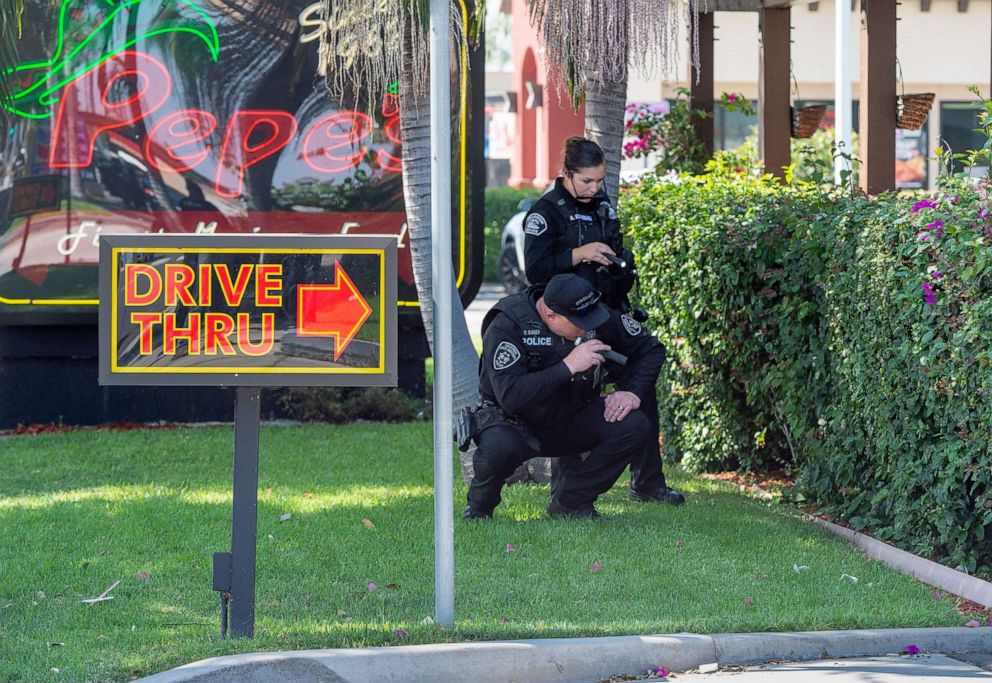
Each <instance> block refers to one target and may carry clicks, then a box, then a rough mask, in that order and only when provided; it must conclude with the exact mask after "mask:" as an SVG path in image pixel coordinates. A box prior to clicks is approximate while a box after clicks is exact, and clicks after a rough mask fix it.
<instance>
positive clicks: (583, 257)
mask: <svg viewBox="0 0 992 683" xmlns="http://www.w3.org/2000/svg"><path fill="white" fill-rule="evenodd" d="M605 254H609V255H610V256H616V253H614V251H613V250H612V249H611V248H610V246H609V245H608V244H603V243H602V242H590V243H589V244H583V245H582V246H581V247H579V248H578V249H572V266H573V267H574V266H577V265H579V264H580V263H583V262H589V263H601V264H603V265H604V266H608V265H610V260H609V259H608V258H606V256H605Z"/></svg>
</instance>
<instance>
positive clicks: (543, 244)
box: [524, 137, 634, 313]
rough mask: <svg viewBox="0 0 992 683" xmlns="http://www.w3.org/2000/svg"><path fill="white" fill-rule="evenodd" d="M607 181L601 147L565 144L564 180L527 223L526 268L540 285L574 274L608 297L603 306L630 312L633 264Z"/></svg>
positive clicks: (536, 207) (561, 178) (538, 204)
mask: <svg viewBox="0 0 992 683" xmlns="http://www.w3.org/2000/svg"><path fill="white" fill-rule="evenodd" d="M605 177H606V162H605V161H604V159H603V150H601V149H600V148H599V145H597V144H596V143H595V142H593V141H592V140H586V139H585V138H579V137H573V138H569V139H568V140H567V141H566V142H565V159H564V163H563V169H562V175H561V176H559V177H558V179H557V180H555V185H554V187H553V188H552V189H551V190H550V191H549V192H548V193H547V194H545V195H544V196H543V197H541V198H540V199H539V200H537V202H535V203H534V206H533V207H531V209H530V211H529V212H528V213H527V216H526V218H525V219H524V262H525V269H526V272H527V279H528V280H529V281H530V283H531V284H535V285H537V284H543V283H545V282H548V281H549V280H550V279H551V278H552V277H554V276H555V275H558V274H559V273H575V274H576V275H579V276H580V277H582V278H583V279H585V280H588V281H589V282H590V283H591V284H592V286H593V287H594V288H596V290H597V291H599V292H600V293H601V294H602V295H603V303H605V304H606V305H607V306H609V307H610V308H612V309H615V310H618V311H620V312H621V313H626V312H628V310H629V308H630V305H629V302H628V299H627V293H628V292H629V291H630V288H631V286H632V285H633V284H634V276H633V272H634V263H633V258H632V256H631V254H630V252H627V251H626V250H624V249H623V236H622V234H621V233H620V222H619V221H618V220H617V212H616V210H615V209H614V208H613V205H612V204H610V199H609V197H608V196H607V194H606V190H605V188H604V185H603V180H604V178H605Z"/></svg>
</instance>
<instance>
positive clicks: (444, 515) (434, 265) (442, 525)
mask: <svg viewBox="0 0 992 683" xmlns="http://www.w3.org/2000/svg"><path fill="white" fill-rule="evenodd" d="M448 3H449V0H431V21H430V49H431V58H430V63H431V88H430V90H431V244H432V254H431V283H432V294H431V296H432V297H433V306H434V596H435V597H434V621H435V622H436V623H438V624H440V625H442V626H447V627H449V628H451V627H453V626H454V625H455V520H454V466H453V465H452V454H451V444H452V436H451V435H452V420H451V409H452V405H453V400H452V393H451V387H452V372H453V355H452V341H451V303H452V299H451V297H452V289H453V282H452V271H451V89H450V88H451V86H450V82H451V81H450V78H451V77H450V74H451V56H450V54H451V53H450V47H449V38H448V36H449V34H450V18H449V14H448Z"/></svg>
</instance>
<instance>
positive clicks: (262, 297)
mask: <svg viewBox="0 0 992 683" xmlns="http://www.w3.org/2000/svg"><path fill="white" fill-rule="evenodd" d="M396 347H397V344H396V238H395V237H372V236H355V237H349V236H313V235H279V236H275V235H116V236H114V235H105V236H102V237H101V240H100V382H101V384H151V385H224V386H237V387H238V390H237V398H236V403H235V409H234V502H233V520H232V532H231V552H223V553H215V554H214V574H213V587H214V590H217V591H219V592H220V594H221V634H222V635H226V633H227V623H228V605H229V604H230V621H231V631H232V633H233V634H234V635H238V636H246V637H249V638H250V637H252V636H253V634H254V622H255V534H256V531H257V523H256V522H257V519H256V517H257V508H258V429H259V405H260V400H259V399H260V389H259V387H262V386H284V385H296V386H319V385H333V386H370V385H374V386H395V385H396V373H397V370H396Z"/></svg>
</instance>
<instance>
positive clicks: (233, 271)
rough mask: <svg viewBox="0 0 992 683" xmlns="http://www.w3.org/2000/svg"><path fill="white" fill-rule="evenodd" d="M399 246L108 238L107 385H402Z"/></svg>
mask: <svg viewBox="0 0 992 683" xmlns="http://www.w3.org/2000/svg"><path fill="white" fill-rule="evenodd" d="M395 248H396V240H395V238H392V237H341V236H321V237H317V236H302V235H301V236H288V235H287V236H254V235H249V236H244V235H239V236H234V235H184V236H180V235H127V236H125V235H120V236H112V235H109V236H105V237H103V238H101V254H100V263H101V266H102V268H101V281H100V285H101V291H100V301H101V302H103V304H102V306H101V310H100V314H101V315H100V325H101V328H100V339H101V347H102V349H101V350H102V351H103V353H102V354H101V358H100V361H101V365H100V380H101V382H102V383H103V384H179V385H228V386H230V385H239V386H284V385H307V386H313V385H349V386H357V385H379V386H395V384H396V283H395V278H393V275H394V274H395V272H396V251H395ZM390 278H393V279H390Z"/></svg>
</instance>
